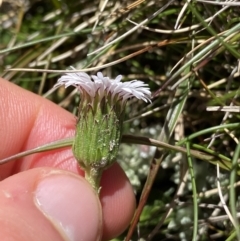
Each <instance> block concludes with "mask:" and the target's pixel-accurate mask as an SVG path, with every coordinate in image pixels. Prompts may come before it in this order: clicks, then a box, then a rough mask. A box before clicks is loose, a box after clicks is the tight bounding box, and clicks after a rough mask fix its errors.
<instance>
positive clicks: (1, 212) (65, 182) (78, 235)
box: [0, 168, 102, 241]
mask: <svg viewBox="0 0 240 241" xmlns="http://www.w3.org/2000/svg"><path fill="white" fill-rule="evenodd" d="M0 207H1V209H0V233H1V240H10V239H11V240H18V241H26V240H33V241H38V240H39V241H42V240H57V241H58V240H59V241H66V240H67V241H77V240H84V241H95V240H100V239H101V234H102V211H101V206H100V201H99V199H98V197H97V195H96V194H95V192H94V191H93V189H92V188H91V187H90V185H89V184H88V183H87V182H86V181H85V180H84V178H82V177H80V176H77V175H75V174H72V173H70V172H67V171H63V170H58V169H52V168H36V169H31V170H28V171H24V172H21V173H18V174H16V175H13V176H11V177H9V178H7V179H5V180H3V181H2V182H0Z"/></svg>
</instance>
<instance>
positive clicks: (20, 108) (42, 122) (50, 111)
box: [0, 79, 77, 178]
mask: <svg viewBox="0 0 240 241" xmlns="http://www.w3.org/2000/svg"><path fill="white" fill-rule="evenodd" d="M0 86H1V88H0V101H1V105H0V113H3V114H1V115H0V128H1V131H0V139H1V140H4V141H2V142H1V152H0V159H2V158H4V157H7V156H11V155H13V154H16V153H18V152H20V151H24V150H29V149H32V148H34V147H38V146H40V145H43V144H46V143H49V142H52V141H55V140H59V139H63V138H66V137H69V136H74V132H75V131H74V129H75V122H76V121H75V118H74V116H73V115H71V114H70V113H68V112H67V111H65V110H64V109H62V108H60V107H58V106H56V105H55V104H54V103H52V102H50V101H48V100H46V99H44V98H41V97H40V96H38V95H35V94H33V93H31V92H29V91H25V90H23V89H22V88H20V87H18V86H16V85H14V84H12V83H10V82H8V81H5V80H3V79H0ZM57 153H58V154H57ZM37 156H38V155H32V156H29V157H26V158H23V159H22V160H23V162H20V161H18V162H15V163H14V162H11V163H8V164H6V165H3V166H2V167H1V171H0V177H1V178H5V177H7V176H8V175H10V174H11V173H12V172H13V171H15V172H17V171H19V170H18V168H19V167H20V166H21V164H23V165H24V166H25V169H26V168H31V162H32V161H34V159H35V158H38V157H37ZM43 159H44V161H43ZM38 160H39V161H41V162H42V163H41V165H45V166H47V165H48V166H49V165H52V164H53V160H54V165H55V166H58V167H60V168H67V169H71V170H72V171H75V172H77V165H76V162H75V161H73V160H74V158H73V156H72V154H71V150H70V148H68V150H67V149H65V150H61V151H60V152H59V151H57V150H56V151H52V152H49V153H44V154H39V158H38ZM19 163H20V164H19ZM14 169H15V170H14Z"/></svg>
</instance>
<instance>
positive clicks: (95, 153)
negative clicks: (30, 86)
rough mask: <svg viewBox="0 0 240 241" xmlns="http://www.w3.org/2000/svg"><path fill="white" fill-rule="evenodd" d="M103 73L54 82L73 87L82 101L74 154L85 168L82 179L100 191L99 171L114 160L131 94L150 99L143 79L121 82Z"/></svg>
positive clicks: (79, 75)
mask: <svg viewBox="0 0 240 241" xmlns="http://www.w3.org/2000/svg"><path fill="white" fill-rule="evenodd" d="M121 78H122V77H121V76H118V77H117V78H116V79H114V80H111V79H109V78H108V77H103V75H102V73H100V72H99V73H98V74H97V76H94V75H93V76H92V79H93V81H92V80H91V78H90V76H89V75H87V74H86V73H82V72H80V73H68V74H66V75H63V76H62V77H61V78H60V79H59V80H58V83H57V84H56V85H55V86H56V87H57V86H60V85H65V87H68V86H70V85H73V86H76V87H77V88H78V90H79V92H80V97H81V101H80V104H79V110H78V121H77V127H76V136H75V140H74V143H73V154H74V156H75V158H76V159H77V161H78V163H79V164H80V166H81V168H83V169H84V171H85V178H86V179H87V180H88V181H89V183H90V184H91V185H92V187H93V188H94V189H95V190H96V191H97V192H99V190H100V179H101V175H102V172H103V171H104V170H105V169H106V168H108V167H109V166H110V165H112V164H113V162H114V161H115V159H116V156H117V153H118V148H119V145H120V141H121V136H122V125H123V118H124V108H125V105H126V102H127V100H128V99H129V98H131V97H136V98H138V99H143V100H144V101H146V102H147V101H150V95H151V93H150V91H149V88H147V87H146V86H147V85H146V84H144V83H143V82H142V81H138V80H133V81H131V82H124V83H123V82H121Z"/></svg>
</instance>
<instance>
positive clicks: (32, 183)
mask: <svg viewBox="0 0 240 241" xmlns="http://www.w3.org/2000/svg"><path fill="white" fill-rule="evenodd" d="M75 125H76V118H75V117H74V116H73V115H72V114H71V113H69V112H67V111H66V110H64V109H62V108H61V107H59V106H57V105H56V104H54V103H52V102H51V101H49V100H46V99H44V98H42V97H40V96H38V95H36V94H33V93H31V92H29V91H26V90H24V89H22V88H20V87H18V86H16V85H14V84H12V83H10V82H9V81H7V80H3V79H1V78H0V143H1V146H0V160H1V159H3V158H5V157H8V156H11V155H13V154H16V153H18V152H22V151H25V150H29V149H32V148H34V147H38V146H41V145H43V144H47V143H49V142H52V141H56V140H59V139H64V138H66V137H71V136H74V131H75ZM83 176H84V172H83V171H82V170H81V168H80V167H79V165H78V163H77V162H76V160H75V159H74V157H73V155H72V151H71V148H63V149H58V150H54V151H48V152H42V153H38V154H34V155H30V156H27V157H24V158H22V159H20V160H16V161H12V162H9V163H6V164H4V165H1V166H0V180H1V182H0V207H1V208H0V234H1V240H17V241H26V240H33V241H38V240H39V241H42V240H54V241H58V240H59V241H60V240H69V241H77V240H85V241H88V240H89V241H96V240H101V236H102V240H108V239H111V238H113V237H116V236H117V235H119V234H120V233H121V232H123V231H124V230H125V229H126V227H127V226H128V225H129V223H130V221H131V219H132V216H133V214H134V210H135V197H134V193H133V190H132V187H131V185H130V183H129V181H128V179H127V177H126V176H125V174H124V172H123V170H122V169H121V168H120V167H119V165H118V164H114V165H113V166H112V167H110V168H109V169H108V170H106V171H105V172H104V173H103V177H102V180H101V187H102V188H101V195H100V201H99V198H98V196H97V195H96V193H95V192H94V190H93V189H92V187H91V186H90V185H89V184H88V183H87V182H86V181H85V179H84V178H83Z"/></svg>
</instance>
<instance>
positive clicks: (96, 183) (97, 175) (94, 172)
mask: <svg viewBox="0 0 240 241" xmlns="http://www.w3.org/2000/svg"><path fill="white" fill-rule="evenodd" d="M101 177H102V170H101V169H99V168H94V167H90V168H89V169H88V168H87V169H86V170H85V179H86V180H87V181H88V182H89V183H90V184H91V186H92V187H93V189H94V190H95V191H96V192H97V193H98V195H99V194H100V189H101V187H100V181H101Z"/></svg>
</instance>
